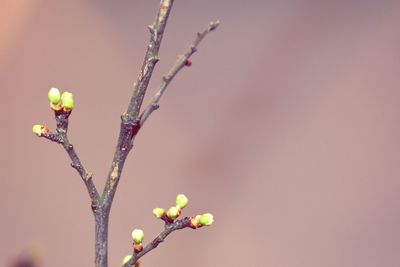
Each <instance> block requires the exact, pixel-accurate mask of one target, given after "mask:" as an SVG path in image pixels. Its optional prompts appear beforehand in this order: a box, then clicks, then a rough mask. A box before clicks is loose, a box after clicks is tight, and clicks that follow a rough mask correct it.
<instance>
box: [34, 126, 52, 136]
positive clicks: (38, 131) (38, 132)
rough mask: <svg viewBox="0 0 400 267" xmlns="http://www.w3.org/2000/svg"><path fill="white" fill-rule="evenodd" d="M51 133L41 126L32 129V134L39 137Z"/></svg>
mask: <svg viewBox="0 0 400 267" xmlns="http://www.w3.org/2000/svg"><path fill="white" fill-rule="evenodd" d="M48 131H49V129H47V128H46V127H44V126H43V125H41V124H35V125H33V127H32V132H33V133H34V134H36V135H37V136H42V135H43V134H44V133H47V132H48Z"/></svg>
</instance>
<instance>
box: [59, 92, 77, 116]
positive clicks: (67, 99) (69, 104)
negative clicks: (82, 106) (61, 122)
mask: <svg viewBox="0 0 400 267" xmlns="http://www.w3.org/2000/svg"><path fill="white" fill-rule="evenodd" d="M61 102H62V105H63V107H64V110H65V111H70V110H71V109H73V108H74V95H73V94H72V93H70V92H64V93H63V94H62V95H61Z"/></svg>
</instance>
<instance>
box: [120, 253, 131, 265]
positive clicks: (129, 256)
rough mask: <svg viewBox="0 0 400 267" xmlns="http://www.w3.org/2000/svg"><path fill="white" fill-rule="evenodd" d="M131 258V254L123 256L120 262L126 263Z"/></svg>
mask: <svg viewBox="0 0 400 267" xmlns="http://www.w3.org/2000/svg"><path fill="white" fill-rule="evenodd" d="M131 259H132V255H127V256H125V257H124V259H123V260H122V264H123V265H125V264H127V263H128V262H129V261H130V260H131Z"/></svg>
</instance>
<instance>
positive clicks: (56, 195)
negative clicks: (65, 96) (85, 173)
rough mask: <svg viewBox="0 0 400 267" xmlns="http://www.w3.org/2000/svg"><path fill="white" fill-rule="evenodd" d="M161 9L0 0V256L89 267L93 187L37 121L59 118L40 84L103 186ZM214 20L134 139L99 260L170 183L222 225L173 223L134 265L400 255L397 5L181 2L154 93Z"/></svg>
mask: <svg viewBox="0 0 400 267" xmlns="http://www.w3.org/2000/svg"><path fill="white" fill-rule="evenodd" d="M158 4H159V0H140V1H139V0H137V1H134V0H131V1H126V0H125V1H45V0H41V1H39V0H16V1H15V0H2V1H1V4H0V6H1V8H0V88H1V93H2V96H1V107H0V108H1V112H0V118H1V123H2V127H1V128H2V131H1V132H0V135H1V136H0V137H1V138H0V140H1V150H0V160H1V172H2V173H1V178H0V179H1V186H0V210H1V220H0V226H1V227H0V237H1V238H0V265H1V266H7V267H8V266H11V263H12V262H13V261H15V259H16V258H17V257H19V255H23V256H22V257H28V256H30V257H33V258H34V259H35V261H37V262H38V266H41V267H44V266H55V265H57V266H59V267H67V266H93V262H94V220H93V217H92V214H91V209H90V202H89V198H88V196H87V192H86V189H85V187H84V185H83V183H82V181H81V179H80V178H79V176H78V175H77V174H76V172H75V170H74V169H72V168H71V167H70V166H69V163H70V162H69V159H68V157H67V155H66V153H65V152H64V151H63V149H62V148H61V146H58V145H56V144H54V143H51V142H48V141H47V140H44V139H39V138H37V137H35V136H34V135H33V134H32V132H31V127H32V125H33V124H36V123H41V124H44V125H46V126H48V127H49V128H50V129H54V127H55V122H54V119H53V114H52V112H51V110H50V109H49V107H48V102H47V91H48V90H49V88H50V87H58V88H60V89H61V90H65V91H71V92H73V93H74V95H75V101H76V108H75V109H74V111H73V113H72V115H71V117H70V140H71V142H72V143H73V144H74V146H75V148H76V150H77V152H78V154H79V155H80V157H81V160H82V161H83V163H84V164H85V166H86V168H87V169H88V170H89V171H91V172H93V174H94V181H95V183H96V185H97V187H98V188H102V187H103V184H104V181H105V176H106V173H107V171H108V169H109V166H110V163H111V159H112V154H113V152H114V146H115V144H116V138H117V134H118V127H119V116H120V115H121V114H122V113H123V112H124V111H125V109H126V107H127V104H128V99H129V97H130V95H131V90H132V84H133V82H134V80H135V78H136V77H137V74H138V72H139V68H140V66H141V64H142V59H143V56H144V51H145V49H146V45H147V43H148V40H149V33H148V30H147V28H146V27H147V25H148V24H150V23H151V22H152V21H153V19H154V16H155V14H156V11H157V9H158ZM215 19H220V20H221V26H220V28H219V29H218V30H217V31H216V32H213V33H211V34H210V35H209V36H207V38H206V39H205V40H204V42H203V43H201V45H200V47H199V52H198V53H196V54H195V55H194V56H193V58H192V60H193V65H192V67H190V68H185V69H184V70H182V72H181V73H180V74H179V75H178V77H176V79H174V81H173V82H172V84H171V85H170V87H169V88H168V91H167V92H166V94H165V96H164V97H163V98H162V100H161V108H160V109H159V110H158V111H157V112H155V113H154V114H153V115H152V116H151V117H150V119H149V120H148V122H147V123H146V125H145V126H144V127H143V129H142V131H141V132H140V134H139V136H138V137H137V138H136V142H135V147H134V150H133V151H132V153H131V154H130V156H129V158H128V160H127V162H126V165H125V170H124V173H123V176H122V180H121V182H120V184H119V185H120V186H119V190H118V192H117V194H116V198H115V201H114V204H113V210H112V213H111V222H110V235H109V266H120V262H121V259H122V258H123V256H125V255H127V254H129V253H130V252H131V240H130V233H131V231H132V229H133V228H142V229H143V230H144V231H145V235H146V237H145V241H146V242H148V241H150V240H151V239H152V238H153V237H155V236H156V235H157V234H158V233H159V232H160V231H161V230H162V226H163V225H162V223H161V221H159V220H156V219H155V218H153V215H152V213H151V211H152V209H153V208H154V207H157V206H161V207H164V208H168V207H169V206H170V205H171V204H173V203H174V199H175V196H176V194H178V193H185V194H186V195H187V196H189V199H190V203H189V206H188V207H187V208H186V209H185V211H184V215H195V214H198V213H201V212H211V213H213V214H214V216H215V224H214V225H213V226H212V227H210V228H206V229H204V228H202V229H199V230H197V231H192V230H190V229H185V230H182V231H178V232H175V233H174V234H173V235H171V236H170V237H169V238H168V240H167V241H166V242H165V243H163V244H162V245H160V246H159V247H158V248H157V249H156V250H154V251H153V252H151V253H150V254H148V255H146V256H145V257H144V258H143V263H142V266H143V267H147V266H174V267H179V266H182V267H183V266H191V267H197V266H198V267H200V266H210V267H212V266H219V267H221V266H241V265H243V266H249V267H250V266H251V267H253V266H254V267H258V266H260V267H263V266H276V267H278V266H279V267H303V266H304V267H306V266H307V267H317V266H324V267H336V266H341V267H354V266H363V267H372V266H374V267H375V266H376V267H378V266H379V267H381V266H385V267H397V266H400V254H399V249H400V229H399V225H400V212H399V211H400V180H399V174H400V160H399V159H400V141H399V138H400V124H399V119H400V105H399V102H400V88H399V84H400V75H399V69H400V49H399V47H400V32H399V23H400V2H399V1H372V0H371V1H357V0H353V1H351V0H349V1H317V0H308V1H307V0H304V1H296V0H285V1H278V0H259V1H256V0H253V1H247V2H244V1H238V0H232V1H213V0H204V1H194V0H190V1H189V0H187V1H176V2H175V5H174V8H173V10H172V13H171V16H170V20H169V24H168V26H167V30H166V33H165V36H164V40H163V44H162V47H161V50H160V58H161V60H160V62H159V63H158V65H157V67H156V70H155V72H154V74H153V79H152V82H151V83H150V86H149V89H148V97H151V96H152V95H153V94H154V92H155V91H156V89H157V88H158V86H159V84H160V79H161V76H162V74H164V73H166V72H167V70H168V69H169V68H170V67H171V66H172V64H173V63H174V62H175V60H176V57H177V55H178V54H180V53H182V52H184V51H185V50H186V48H187V47H188V46H189V44H190V43H191V42H192V40H193V39H194V37H195V33H196V32H197V31H200V30H202V29H203V28H205V27H206V26H207V24H208V23H209V22H210V21H211V20H215ZM147 101H148V98H146V100H145V102H146V103H147ZM27 255H28V256H27Z"/></svg>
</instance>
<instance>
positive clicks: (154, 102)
mask: <svg viewBox="0 0 400 267" xmlns="http://www.w3.org/2000/svg"><path fill="white" fill-rule="evenodd" d="M218 25H219V21H218V20H217V21H215V22H210V24H209V25H208V26H207V28H206V29H205V30H204V31H202V32H198V33H197V36H196V39H195V40H194V42H193V43H192V45H191V46H190V47H189V49H188V50H187V51H186V52H185V54H183V55H180V56H179V57H178V59H177V61H176V62H175V64H174V65H173V66H172V68H171V69H170V70H169V71H168V73H167V74H166V75H164V76H163V78H162V82H161V86H160V88H159V89H158V91H157V93H156V94H155V95H154V96H153V98H152V99H151V101H150V104H148V105H147V107H146V108H145V109H144V111H143V112H142V113H141V115H140V117H139V121H140V126H143V124H144V123H145V121H146V120H147V118H148V117H149V116H150V115H151V113H153V111H155V110H157V109H158V108H159V105H158V102H159V101H160V98H161V96H162V95H163V94H164V92H165V90H166V89H167V87H168V85H169V84H170V82H171V81H172V79H173V78H174V77H175V75H176V74H178V72H179V71H180V70H181V69H182V68H183V67H185V66H186V65H187V64H188V60H189V58H190V57H191V56H192V55H193V54H194V53H195V52H196V51H197V46H198V45H199V43H200V42H201V41H202V40H203V38H204V37H205V36H206V35H207V34H208V33H209V32H211V31H213V30H215V29H216V28H217V27H218Z"/></svg>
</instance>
